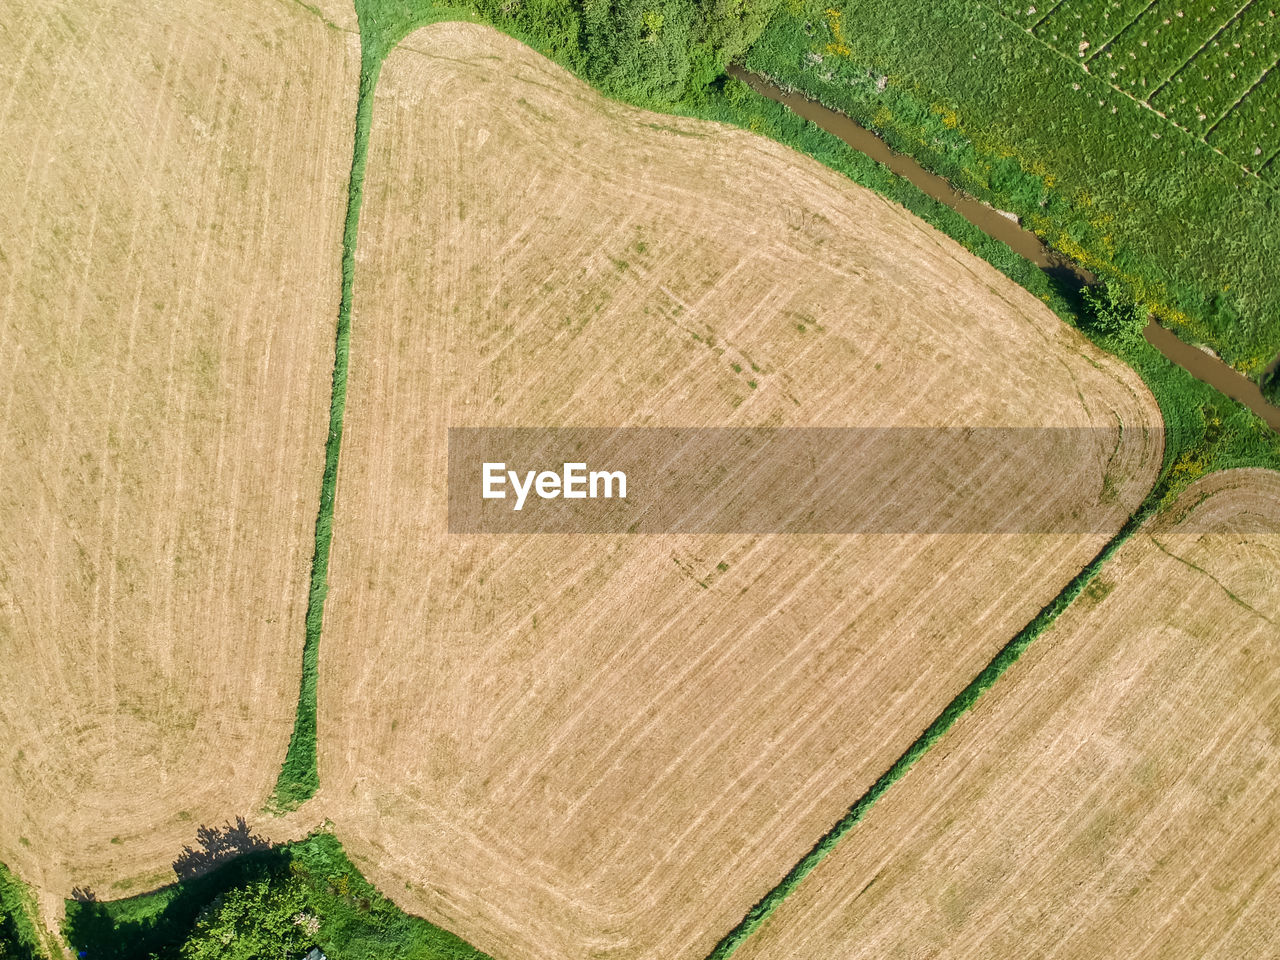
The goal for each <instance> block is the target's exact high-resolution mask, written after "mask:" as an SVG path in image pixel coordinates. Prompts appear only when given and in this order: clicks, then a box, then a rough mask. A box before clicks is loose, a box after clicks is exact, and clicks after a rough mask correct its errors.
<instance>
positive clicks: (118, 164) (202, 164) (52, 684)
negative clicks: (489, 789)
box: [0, 0, 359, 916]
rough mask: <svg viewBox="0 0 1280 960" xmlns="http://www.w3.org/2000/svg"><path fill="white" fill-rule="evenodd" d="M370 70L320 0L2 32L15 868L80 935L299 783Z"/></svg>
mask: <svg viewBox="0 0 1280 960" xmlns="http://www.w3.org/2000/svg"><path fill="white" fill-rule="evenodd" d="M358 62H359V51H358V44H357V41H356V40H355V38H354V37H352V36H350V35H348V34H346V33H343V32H341V31H339V30H335V29H331V28H327V27H325V26H324V25H323V24H322V23H321V21H320V20H319V18H317V17H316V16H314V15H313V14H312V13H309V12H308V11H306V10H304V9H303V8H301V7H299V6H297V5H295V4H290V3H277V2H269V3H258V2H239V0H237V2H227V3H211V2H203V0H197V2H193V3H182V4H169V3H159V2H144V3H136V2H130V3H125V2H102V0H94V2H80V0H77V2H74V3H73V2H59V3H52V4H25V3H17V2H13V3H6V4H5V5H4V10H3V14H0V75H3V76H4V78H5V83H4V84H3V85H2V87H0V89H2V91H3V92H0V159H2V161H3V164H2V165H3V167H4V169H5V171H6V174H5V176H4V178H3V183H2V184H0V265H2V266H0V351H2V352H3V356H4V357H5V369H6V375H5V382H4V385H3V386H2V387H0V662H2V663H3V664H4V667H3V669H2V670H0V797H3V798H4V799H3V802H0V861H3V862H5V863H7V864H8V865H9V866H10V867H12V868H13V869H14V871H15V872H16V873H17V874H18V875H20V876H21V877H23V878H24V879H25V880H27V881H28V882H31V883H33V884H34V885H35V886H36V887H37V888H38V890H39V892H40V896H41V901H42V904H43V906H44V908H45V910H46V912H47V913H49V914H50V916H51V915H52V914H53V913H55V912H56V911H57V909H58V907H60V905H61V901H62V898H64V897H66V896H67V895H68V894H69V893H70V892H71V888H72V886H73V884H74V885H83V886H87V887H91V888H92V889H93V890H94V891H95V892H96V893H97V894H98V895H99V896H102V897H114V896H121V895H123V894H125V893H129V892H136V891H138V890H140V889H143V888H146V887H150V886H154V885H156V884H157V883H162V882H165V881H167V880H172V879H173V871H172V870H171V869H169V865H170V864H171V862H172V861H173V860H174V859H175V858H176V857H177V856H178V855H179V854H180V853H181V851H182V848H183V846H184V845H185V844H194V842H195V839H196V831H197V828H198V827H199V826H201V825H202V824H208V825H210V826H221V825H222V824H223V823H224V821H225V820H227V819H228V818H233V817H235V816H237V815H249V816H250V818H251V819H252V817H253V814H254V812H255V811H257V810H258V809H260V808H261V806H262V804H263V802H264V800H265V799H266V798H267V796H268V795H269V793H270V790H271V786H272V784H273V782H274V779H275V776H276V774H277V772H278V770H279V767H280V762H281V759H282V758H283V756H284V751H285V747H286V745H287V743H288V739H289V733H290V729H291V726H292V721H293V715H294V707H295V704H296V702H297V693H298V682H299V671H300V667H301V663H300V658H301V644H302V639H303V623H302V621H303V613H304V607H305V602H306V593H307V578H308V572H309V568H310V554H311V549H312V540H313V526H314V524H315V518H316V504H317V499H316V498H317V495H318V489H319V482H320V471H321V466H322V456H323V445H324V437H325V431H326V429H327V417H328V398H329V382H330V377H331V374H332V366H333V337H334V325H335V322H336V316H337V303H338V295H339V275H340V274H339V271H340V258H341V239H342V225H343V215H344V212H345V203H346V192H347V189H346V188H347V177H348V174H349V171H350V164H351V136H352V123H353V116H354V112H355V103H354V100H355V90H356V85H357V75H358Z"/></svg>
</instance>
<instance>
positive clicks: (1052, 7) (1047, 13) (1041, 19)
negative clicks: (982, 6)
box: [991, 0, 1067, 36]
mask: <svg viewBox="0 0 1280 960" xmlns="http://www.w3.org/2000/svg"><path fill="white" fill-rule="evenodd" d="M1066 2H1067V0H1058V2H1057V3H1054V4H1052V5H1050V7H1049V9H1048V10H1046V11H1045V12H1044V14H1043V15H1041V16H1040V17H1039V18H1038V19H1037V20H1036V22H1035V23H1033V24H1032V25H1031V26H1029V27H1024V28H1023V29H1025V30H1026V31H1027V33H1030V34H1031V35H1032V36H1035V33H1034V32H1033V31H1034V30H1035V29H1036V27H1038V26H1040V24H1042V23H1044V22H1045V21H1046V20H1048V19H1049V17H1050V16H1052V15H1053V11H1055V10H1057V9H1058V8H1059V7H1060V6H1062V5H1063V4H1064V3H1066ZM991 9H992V10H994V11H995V12H996V13H999V12H1000V11H999V10H996V9H995V7H992V8H991ZM1012 22H1013V21H1010V23H1012Z"/></svg>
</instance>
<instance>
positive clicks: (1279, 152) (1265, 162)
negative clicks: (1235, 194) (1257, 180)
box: [1258, 144, 1280, 176]
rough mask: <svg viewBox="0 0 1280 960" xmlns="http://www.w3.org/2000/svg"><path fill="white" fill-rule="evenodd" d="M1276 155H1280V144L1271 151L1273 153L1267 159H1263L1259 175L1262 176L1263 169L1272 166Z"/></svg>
mask: <svg viewBox="0 0 1280 960" xmlns="http://www.w3.org/2000/svg"><path fill="white" fill-rule="evenodd" d="M1276 157H1280V144H1278V145H1277V146H1276V148H1275V149H1274V150H1272V151H1271V154H1270V155H1269V156H1268V157H1267V159H1265V160H1263V161H1262V163H1261V165H1260V166H1259V167H1258V176H1262V173H1263V171H1264V170H1266V169H1267V167H1269V166H1271V163H1272V161H1274V160H1275V158H1276Z"/></svg>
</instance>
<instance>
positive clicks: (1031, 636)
mask: <svg viewBox="0 0 1280 960" xmlns="http://www.w3.org/2000/svg"><path fill="white" fill-rule="evenodd" d="M1165 457H1166V459H1167V458H1168V450H1167V449H1166V451H1165ZM1163 486H1164V484H1163V482H1158V483H1157V484H1156V485H1155V487H1153V489H1152V490H1151V492H1149V493H1148V494H1147V496H1146V498H1145V499H1144V500H1143V502H1142V504H1141V505H1139V507H1138V508H1137V509H1136V510H1134V512H1133V513H1132V514H1130V516H1129V519H1128V520H1126V521H1125V522H1124V525H1123V526H1122V527H1121V528H1120V530H1119V531H1118V532H1117V533H1116V535H1115V536H1114V537H1112V538H1111V539H1110V540H1108V541H1107V542H1106V544H1104V545H1103V547H1102V549H1101V550H1099V551H1098V553H1097V554H1096V555H1095V556H1094V558H1093V559H1092V560H1090V561H1089V562H1088V563H1087V564H1086V565H1085V566H1084V568H1083V569H1081V570H1080V572H1079V573H1077V574H1076V575H1075V576H1074V577H1072V578H1071V580H1070V582H1069V583H1068V584H1067V585H1066V586H1065V587H1063V588H1062V590H1061V591H1060V592H1059V593H1058V595H1057V596H1056V597H1054V598H1053V599H1052V600H1050V601H1049V602H1048V603H1047V604H1045V606H1043V607H1042V608H1041V609H1040V612H1039V613H1037V614H1036V615H1035V616H1034V617H1033V618H1032V619H1031V621H1030V622H1029V623H1028V624H1027V625H1026V626H1025V627H1023V628H1022V629H1021V630H1020V631H1018V633H1017V634H1016V635H1015V636H1014V637H1013V639H1012V640H1010V641H1009V642H1008V643H1007V644H1005V645H1004V646H1003V647H1002V648H1001V649H1000V651H999V652H998V653H996V655H995V656H994V657H993V658H992V659H991V661H990V662H989V663H988V664H987V665H986V666H985V667H984V668H983V669H982V671H981V672H980V673H978V675H977V676H976V677H974V678H973V679H972V680H970V681H969V683H968V684H967V685H966V686H965V687H964V689H962V690H961V691H960V692H959V693H958V694H956V695H955V697H954V698H952V700H951V702H950V703H948V704H947V705H946V706H945V707H943V709H942V712H941V713H940V714H938V716H937V717H936V718H934V720H933V722H932V723H930V724H929V726H927V727H926V728H925V729H924V731H923V732H922V733H921V734H920V735H919V736H918V737H916V739H915V740H914V741H912V743H911V745H910V746H908V747H907V749H906V750H905V751H904V752H903V753H902V755H901V756H899V757H898V759H897V760H895V761H894V762H893V765H892V766H891V767H889V769H888V770H886V771H885V772H884V773H882V774H881V775H880V776H879V778H878V779H877V780H876V781H875V783H873V784H872V785H871V786H870V787H869V788H868V789H867V791H866V792H865V793H864V794H863V795H862V796H861V797H859V798H858V799H857V801H855V802H854V804H853V806H851V807H850V808H849V810H848V812H846V813H845V815H844V816H843V817H841V818H840V819H839V820H837V821H836V823H835V825H834V826H833V827H831V829H829V830H828V831H827V832H826V833H824V834H823V835H822V837H820V838H819V840H818V842H817V843H815V844H814V845H813V847H811V848H810V849H809V852H808V853H806V854H805V855H804V856H803V857H801V858H800V860H799V861H798V862H797V863H796V864H795V866H793V867H792V868H791V869H790V870H789V871H787V873H786V875H785V876H784V877H783V878H782V879H781V880H780V881H779V882H778V883H777V885H775V886H774V887H773V889H771V890H770V891H769V892H768V893H766V894H765V895H764V896H763V897H761V898H760V899H759V900H757V901H756V903H755V905H754V906H752V908H751V909H750V910H749V911H747V914H746V916H745V917H743V918H742V920H740V921H739V922H738V924H737V925H736V926H735V927H734V928H733V929H732V930H730V931H729V932H728V933H726V934H725V935H724V936H723V937H722V938H721V939H720V942H719V943H717V944H716V945H715V947H714V948H713V949H712V951H711V952H710V953H709V954H708V955H707V957H706V960H727V958H728V957H730V956H732V955H733V953H734V952H735V951H736V950H737V949H738V948H739V947H740V946H742V944H743V943H744V942H745V941H746V940H747V938H748V937H750V936H751V934H753V933H755V931H756V930H758V929H759V928H760V926H761V925H762V924H763V923H764V922H765V921H766V920H767V919H768V918H769V917H770V916H771V915H772V914H773V912H774V911H775V910H776V909H777V908H778V907H779V906H780V905H781V904H782V902H783V901H784V900H786V898H787V897H789V896H790V895H791V894H792V893H794V892H795V890H796V889H797V888H798V887H799V886H800V884H801V882H802V881H803V880H804V878H805V877H807V876H808V875H809V874H810V873H812V872H813V871H814V869H815V868H816V867H817V866H818V864H819V863H821V862H822V861H823V860H824V859H826V857H827V855H828V854H830V853H831V852H832V851H833V850H835V848H836V846H837V845H838V844H839V842H840V841H841V840H842V839H844V837H845V836H846V835H847V834H848V833H849V832H850V831H851V830H852V829H853V828H854V827H855V826H857V824H858V823H859V821H861V820H862V819H863V817H865V816H866V815H867V812H868V811H869V810H870V809H871V808H872V807H873V806H874V805H875V803H876V801H877V800H879V799H880V798H881V797H882V796H884V794H886V793H887V792H888V791H889V789H890V787H892V786H893V785H894V784H895V783H896V782H897V781H898V780H900V779H901V778H902V777H903V775H905V774H906V773H907V771H908V770H910V769H911V768H912V767H913V766H915V764H916V762H917V761H918V760H919V759H920V758H921V757H923V756H924V755H925V754H926V753H928V751H929V748H930V747H932V746H933V745H934V744H935V743H937V742H938V740H940V739H941V738H942V736H943V735H944V734H945V733H946V732H947V731H948V730H950V729H951V728H952V727H953V726H954V725H955V723H956V721H958V720H959V719H960V718H961V717H962V716H964V715H965V714H966V713H967V712H968V711H969V709H970V708H971V707H972V706H973V705H974V704H975V703H976V702H977V701H978V699H979V698H980V697H981V696H982V694H983V693H985V692H986V691H987V690H988V689H989V688H990V687H991V686H992V685H994V684H995V682H996V681H997V680H999V679H1000V677H1001V676H1003V675H1004V672H1005V671H1006V670H1008V669H1009V667H1011V666H1013V664H1014V663H1015V662H1017V660H1018V658H1019V657H1021V656H1022V654H1023V653H1024V652H1025V651H1026V649H1027V647H1029V646H1030V645H1031V644H1032V642H1033V641H1035V640H1036V639H1037V638H1038V637H1040V636H1041V635H1042V634H1043V633H1044V632H1045V631H1047V630H1048V629H1049V628H1050V627H1051V626H1053V623H1054V621H1055V620H1056V619H1057V618H1058V616H1059V615H1060V614H1062V613H1063V611H1065V610H1066V609H1067V608H1068V607H1069V606H1071V604H1072V603H1073V602H1074V601H1075V600H1076V598H1077V597H1079V596H1080V594H1081V593H1083V592H1084V590H1085V588H1086V587H1088V586H1089V584H1090V583H1091V582H1092V581H1093V578H1094V577H1096V576H1097V575H1098V573H1099V572H1100V571H1101V570H1102V567H1103V566H1104V565H1105V564H1106V562H1107V561H1108V560H1110V559H1111V557H1112V556H1113V555H1114V554H1115V552H1116V551H1117V550H1119V549H1120V547H1121V546H1123V545H1124V543H1125V542H1126V541H1127V540H1129V538H1130V537H1132V536H1133V534H1134V533H1136V532H1137V531H1138V529H1139V528H1141V527H1142V525H1143V524H1144V523H1146V521H1147V520H1148V519H1149V518H1150V517H1151V516H1152V515H1153V514H1154V513H1155V512H1156V511H1157V509H1158V504H1159V502H1160V498H1159V496H1157V493H1158V492H1159V491H1160V490H1161V489H1162V487H1163Z"/></svg>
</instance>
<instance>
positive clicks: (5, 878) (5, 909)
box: [0, 863, 62, 960]
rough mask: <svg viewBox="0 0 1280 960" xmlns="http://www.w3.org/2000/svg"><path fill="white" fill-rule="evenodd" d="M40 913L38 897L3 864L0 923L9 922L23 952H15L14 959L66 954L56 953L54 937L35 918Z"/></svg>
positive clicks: (45, 959) (33, 959)
mask: <svg viewBox="0 0 1280 960" xmlns="http://www.w3.org/2000/svg"><path fill="white" fill-rule="evenodd" d="M38 916H39V913H38V911H37V909H36V902H35V897H33V896H32V895H31V891H30V890H29V889H27V886H26V884H24V883H23V882H22V881H21V880H19V879H18V878H17V876H16V875H15V874H14V873H13V871H11V870H10V869H9V868H8V867H7V866H5V865H4V864H3V863H0V922H5V921H7V925H8V926H9V928H10V932H11V934H13V935H14V936H16V937H17V944H16V945H17V947H18V948H19V949H20V950H21V951H22V952H21V953H16V954H14V955H13V956H14V960H49V958H51V957H60V956H61V955H62V954H61V952H60V951H59V952H55V950H56V948H55V947H54V946H53V942H52V938H51V937H49V935H48V934H47V933H45V931H44V929H43V927H42V926H41V924H40V922H39V921H38V920H36V919H35V918H36V917H38Z"/></svg>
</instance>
